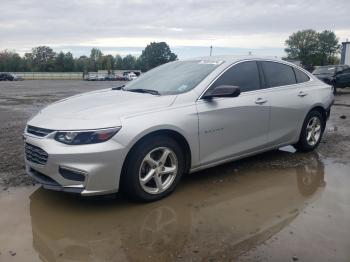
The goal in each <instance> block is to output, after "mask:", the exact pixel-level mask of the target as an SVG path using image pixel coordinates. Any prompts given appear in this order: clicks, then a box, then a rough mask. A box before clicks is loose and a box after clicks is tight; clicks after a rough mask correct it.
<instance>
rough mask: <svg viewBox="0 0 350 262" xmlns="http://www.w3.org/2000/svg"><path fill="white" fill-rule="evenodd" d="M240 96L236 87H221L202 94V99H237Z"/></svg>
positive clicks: (239, 91)
mask: <svg viewBox="0 0 350 262" xmlns="http://www.w3.org/2000/svg"><path fill="white" fill-rule="evenodd" d="M240 94H241V89H240V88H239V87H238V86H229V85H221V86H217V87H215V88H214V89H213V90H211V91H208V92H207V93H205V94H204V96H203V98H204V99H212V98H214V97H237V96H239V95H240Z"/></svg>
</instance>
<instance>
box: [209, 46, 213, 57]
mask: <svg viewBox="0 0 350 262" xmlns="http://www.w3.org/2000/svg"><path fill="white" fill-rule="evenodd" d="M212 52H213V46H212V45H211V46H210V55H209V56H211V53H212Z"/></svg>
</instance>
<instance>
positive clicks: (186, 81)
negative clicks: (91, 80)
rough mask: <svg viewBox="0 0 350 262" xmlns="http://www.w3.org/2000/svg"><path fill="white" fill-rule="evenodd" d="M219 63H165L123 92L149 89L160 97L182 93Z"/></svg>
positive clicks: (134, 81)
mask: <svg viewBox="0 0 350 262" xmlns="http://www.w3.org/2000/svg"><path fill="white" fill-rule="evenodd" d="M221 63H222V62H221V61H219V62H218V61H203V60H197V61H176V62H171V63H167V64H165V65H162V66H159V67H156V68H155V69H153V70H151V71H149V72H147V73H146V74H144V75H142V76H141V77H140V78H138V79H137V80H133V81H132V82H130V83H128V84H127V85H126V86H125V88H124V90H135V89H150V90H155V91H157V92H158V93H159V94H161V95H174V94H180V93H184V92H187V91H189V90H191V89H192V88H194V87H195V86H196V85H197V84H199V83H200V82H201V81H202V80H203V79H204V78H205V77H206V76H207V75H209V73H211V72H212V71H213V70H214V69H215V68H217V67H218V66H219V65H220V64H221Z"/></svg>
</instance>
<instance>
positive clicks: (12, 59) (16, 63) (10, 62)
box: [0, 50, 25, 72]
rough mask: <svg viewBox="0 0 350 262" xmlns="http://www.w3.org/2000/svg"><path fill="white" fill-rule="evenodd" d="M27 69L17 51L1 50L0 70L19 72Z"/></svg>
mask: <svg viewBox="0 0 350 262" xmlns="http://www.w3.org/2000/svg"><path fill="white" fill-rule="evenodd" d="M24 69H25V63H24V61H23V60H22V58H21V57H20V56H19V55H18V54H17V53H15V52H13V51H9V50H4V51H2V52H0V72H3V71H8V72H18V71H23V70H24Z"/></svg>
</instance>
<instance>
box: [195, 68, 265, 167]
mask: <svg viewBox="0 0 350 262" xmlns="http://www.w3.org/2000/svg"><path fill="white" fill-rule="evenodd" d="M219 85H234V86H239V87H240V89H241V92H242V93H241V94H240V96H238V97H232V98H231V97H228V98H214V99H212V100H204V99H200V100H198V101H197V110H198V116H199V139H200V158H201V164H210V162H216V161H220V160H223V159H225V158H229V157H235V156H237V155H242V154H247V153H250V152H253V151H258V150H260V149H262V148H264V146H265V145H266V144H267V142H268V140H267V138H268V137H267V134H268V126H269V111H270V106H269V102H268V100H267V99H265V97H264V96H262V95H261V94H260V91H261V90H260V86H261V80H260V74H259V70H258V65H257V62H256V61H244V62H240V63H238V64H236V65H233V66H232V67H231V68H229V69H228V70H226V71H225V72H224V73H223V74H222V75H221V76H220V77H219V78H218V79H217V80H216V81H214V83H213V84H212V85H211V87H210V88H209V90H208V91H210V90H211V89H212V88H214V87H216V86H219Z"/></svg>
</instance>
